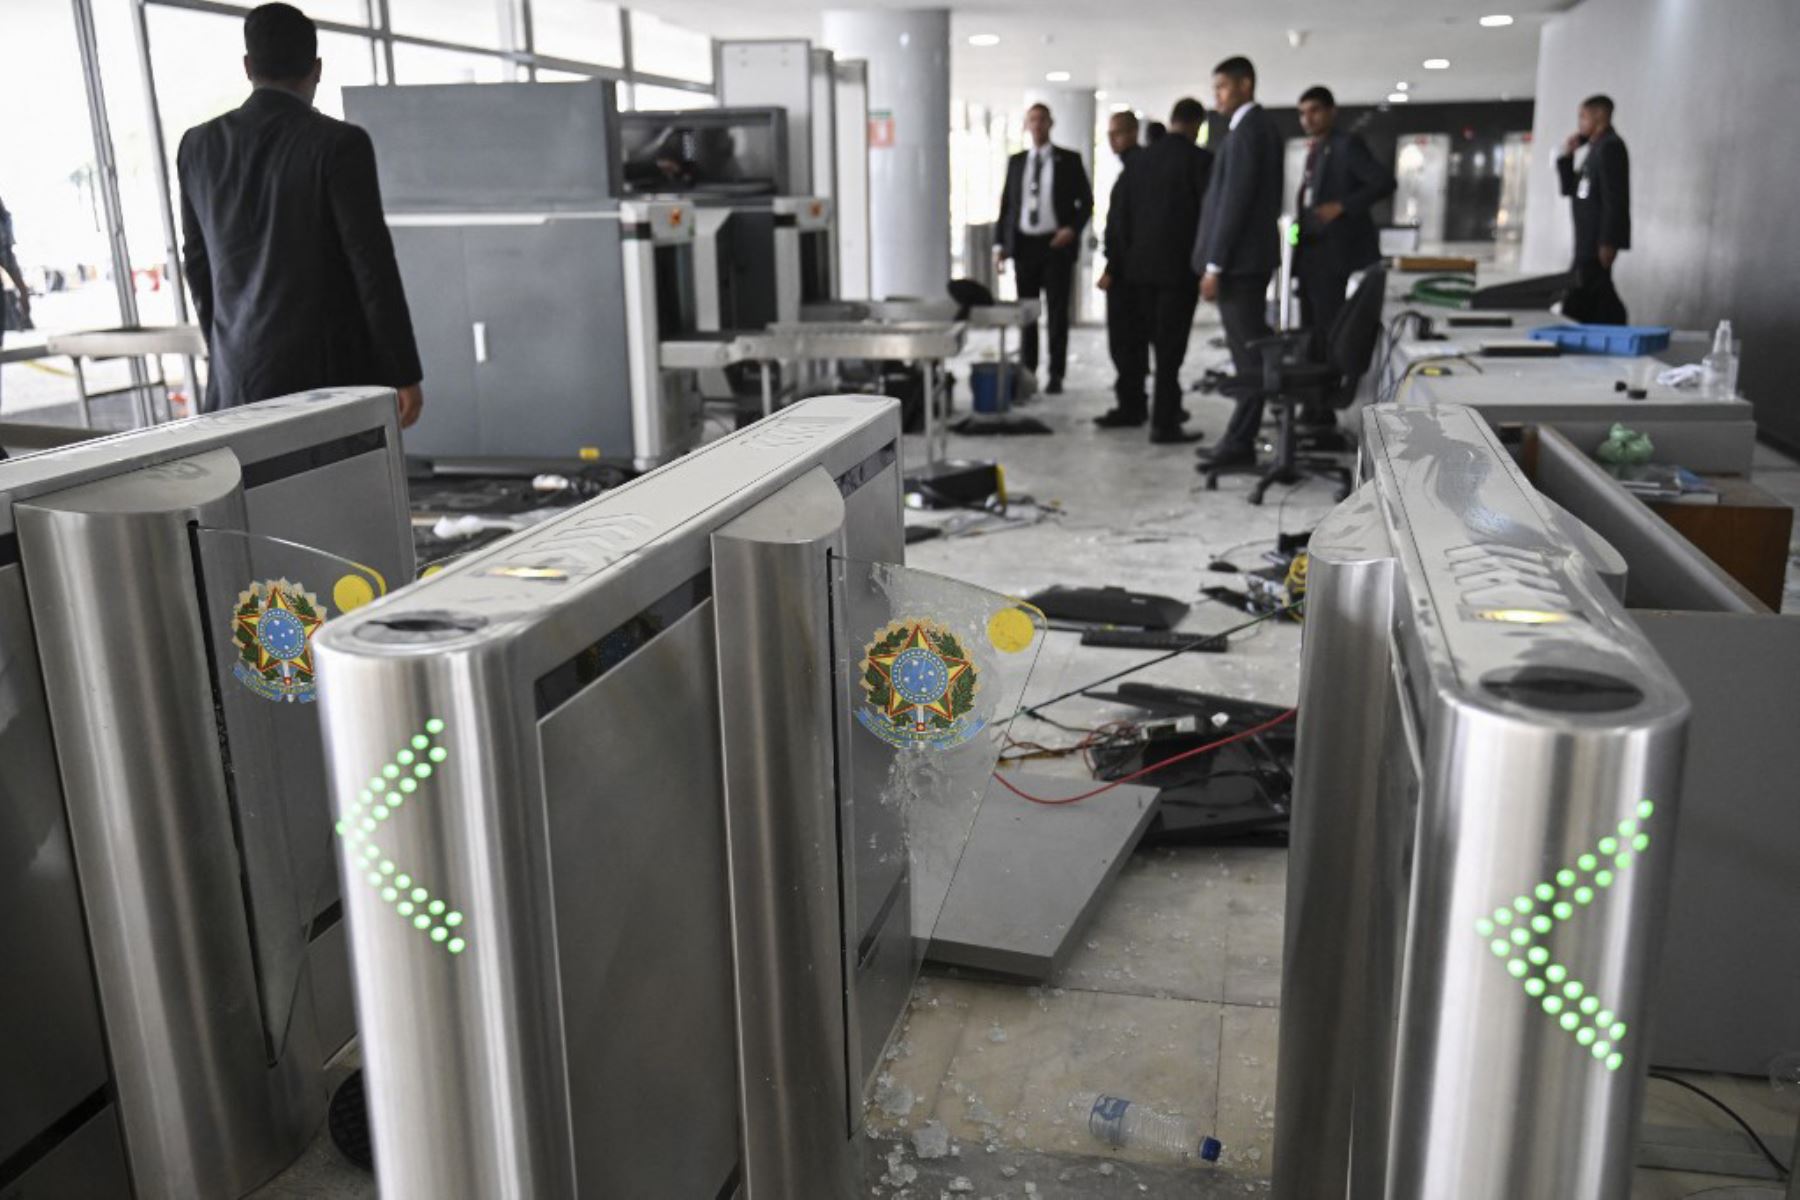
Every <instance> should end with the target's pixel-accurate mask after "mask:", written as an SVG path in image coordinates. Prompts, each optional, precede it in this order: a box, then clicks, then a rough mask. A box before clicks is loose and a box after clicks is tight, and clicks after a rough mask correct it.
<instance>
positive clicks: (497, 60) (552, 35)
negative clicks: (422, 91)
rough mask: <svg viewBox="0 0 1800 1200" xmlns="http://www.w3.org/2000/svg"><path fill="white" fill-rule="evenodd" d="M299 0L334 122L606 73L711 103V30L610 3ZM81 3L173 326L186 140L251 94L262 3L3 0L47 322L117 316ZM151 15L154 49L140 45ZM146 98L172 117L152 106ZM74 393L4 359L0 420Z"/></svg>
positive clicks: (6, 170) (2, 125)
mask: <svg viewBox="0 0 1800 1200" xmlns="http://www.w3.org/2000/svg"><path fill="white" fill-rule="evenodd" d="M299 3H300V5H301V7H302V8H303V9H304V10H305V11H306V12H307V14H308V15H309V16H311V17H312V18H313V19H314V20H315V21H317V22H319V23H320V25H321V29H320V35H319V56H320V58H321V59H322V60H323V63H324V75H323V80H322V83H321V85H320V88H319V93H318V98H317V105H318V108H319V109H320V111H322V112H325V113H328V114H330V115H332V116H336V117H341V116H342V115H343V89H344V88H345V87H350V86H356V85H364V84H371V83H387V82H396V81H397V82H399V83H493V82H500V81H504V80H513V79H527V78H534V77H535V78H539V79H546V80H548V79H558V78H581V77H587V76H602V77H605V78H609V79H616V80H619V81H620V82H621V87H620V98H621V103H628V102H629V100H630V98H631V92H632V91H633V86H632V85H634V84H635V87H636V91H637V102H638V103H639V104H640V105H643V106H651V105H654V106H655V107H659V108H677V107H695V106H701V105H710V104H712V103H714V102H715V101H714V99H713V95H712V78H713V62H712V55H713V50H712V39H711V38H710V37H708V36H707V35H705V34H703V33H698V32H695V31H692V30H688V29H683V28H681V27H679V26H677V25H672V24H670V23H668V22H666V21H663V20H660V19H658V18H655V17H650V16H647V15H645V14H642V13H636V12H627V11H625V10H624V9H623V8H622V6H620V5H618V4H615V3H610V2H608V0H385V2H384V0H299ZM76 6H80V7H85V8H89V9H91V11H92V13H93V20H94V25H95V30H96V42H97V47H96V49H97V54H98V60H99V64H100V68H99V74H100V83H101V84H102V85H103V87H104V89H105V93H106V111H107V115H108V120H109V122H110V125H111V135H112V136H111V142H112V148H113V154H114V157H115V158H116V161H117V166H118V177H117V188H118V193H119V199H120V207H121V210H122V212H123V221H124V229H123V234H124V240H125V242H126V244H127V247H128V251H129V261H130V264H131V269H132V270H131V273H132V276H133V280H134V284H135V286H134V289H133V295H134V297H135V300H136V307H137V310H138V317H139V319H140V320H141V321H142V322H143V323H145V324H166V323H170V322H173V321H175V320H176V319H177V316H178V311H177V296H176V292H175V287H176V286H177V284H176V281H175V280H173V279H171V278H170V277H169V271H170V270H171V269H172V258H173V256H172V254H171V250H170V247H169V245H168V240H169V239H168V234H167V230H168V227H169V226H171V225H174V224H175V223H176V222H175V219H174V218H175V212H176V206H175V200H176V189H177V188H178V186H179V183H178V181H177V179H176V176H175V156H176V151H177V149H178V147H179V145H180V141H181V136H182V134H183V133H184V132H185V131H186V130H188V129H190V128H192V127H193V126H195V125H198V124H200V123H201V122H204V121H207V120H209V119H211V118H213V117H215V116H217V115H219V114H220V113H223V112H226V111H227V110H229V109H231V108H233V107H235V106H236V105H238V104H240V103H242V102H243V98H244V97H245V95H247V94H248V92H249V83H248V82H247V81H246V80H245V78H244V73H243V53H244V49H243V16H244V14H246V13H248V12H249V11H250V8H251V7H253V4H252V3H249V2H245V3H236V2H233V3H221V2H219V0H74V4H73V5H72V4H71V0H0V8H4V17H0V29H3V30H4V33H3V34H0V44H3V45H4V46H5V47H6V50H7V55H6V57H7V61H8V62H9V63H10V64H12V66H11V69H10V70H7V71H4V72H0V112H4V113H5V114H6V119H5V120H4V121H0V200H3V201H4V203H5V207H6V209H7V210H8V212H9V213H10V216H11V222H12V226H13V230H14V235H13V236H14V238H15V239H16V242H17V250H18V256H19V259H20V262H21V263H22V264H23V266H24V268H25V271H26V281H27V284H28V286H29V287H30V289H31V291H32V295H33V302H32V317H33V318H34V322H35V324H36V325H37V326H38V327H39V330H40V331H41V330H50V331H67V330H74V329H98V328H106V327H109V326H116V325H118V324H119V323H120V321H121V318H122V314H121V311H120V301H119V297H118V293H117V290H116V288H115V285H114V283H113V279H112V275H113V267H112V246H111V242H110V239H109V233H108V229H107V222H106V219H105V206H104V196H105V192H106V188H107V181H106V180H104V179H103V178H102V177H101V172H100V170H99V168H98V166H97V156H96V154H95V150H94V144H95V143H94V133H93V127H92V124H91V121H90V119H89V113H88V105H87V88H86V85H85V83H84V73H83V69H82V61H81V55H80V52H79V49H78V45H79V43H78V41H77V34H76V28H75V21H74V17H73V15H72V10H73V7H76ZM140 21H141V22H142V32H143V35H144V38H143V41H144V45H145V47H146V48H147V49H145V50H144V52H142V53H140V44H139V37H138V33H139V29H138V22H140ZM627 27H629V29H630V40H629V43H628V41H627V38H626V29H627ZM527 31H529V37H528V36H527ZM528 46H529V49H527V47H528ZM628 46H629V49H628ZM146 68H147V69H148V76H146ZM147 84H148V86H146V85H147ZM152 97H154V100H155V106H156V115H158V116H160V121H157V120H154V119H153V115H152V110H151V105H150V100H151V98H152ZM159 145H160V148H161V150H162V153H163V156H164V161H163V162H159V161H158V154H157V150H158V146H159ZM38 336H40V335H38V334H27V333H22V332H20V331H9V332H8V333H7V334H6V335H5V338H6V345H7V347H9V348H17V347H19V346H20V345H21V344H28V343H29V341H30V340H33V339H34V338H36V337H38ZM119 369H121V370H122V369H123V366H122V365H121V366H120V367H119ZM90 382H91V380H90ZM178 390H185V388H184V386H183V385H178ZM73 394H74V382H73V378H72V376H71V375H70V373H69V372H68V371H67V370H64V369H63V368H61V367H58V366H57V365H56V364H55V363H54V361H45V362H38V363H30V364H14V365H10V366H7V367H5V368H4V374H3V375H0V419H5V418H6V416H8V415H10V414H11V413H12V412H14V411H15V410H16V409H17V408H18V407H19V406H20V405H21V404H23V403H25V402H27V401H28V400H30V399H32V398H37V399H43V398H44V397H46V396H47V397H48V398H49V400H48V401H47V402H56V401H60V400H66V399H70V398H72V397H73Z"/></svg>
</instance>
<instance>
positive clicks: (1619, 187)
mask: <svg viewBox="0 0 1800 1200" xmlns="http://www.w3.org/2000/svg"><path fill="white" fill-rule="evenodd" d="M1596 153H1598V154H1599V155H1600V164H1599V170H1598V171H1597V172H1596V174H1597V176H1598V179H1597V182H1598V183H1599V185H1600V244H1601V245H1602V246H1611V247H1613V248H1614V249H1616V250H1623V249H1625V248H1626V247H1627V246H1630V245H1631V170H1630V167H1629V165H1628V164H1629V160H1628V159H1627V158H1626V154H1625V143H1624V142H1622V141H1620V140H1619V139H1618V138H1616V137H1609V138H1607V139H1606V140H1605V141H1603V142H1601V143H1600V145H1599V147H1598V148H1597V149H1596Z"/></svg>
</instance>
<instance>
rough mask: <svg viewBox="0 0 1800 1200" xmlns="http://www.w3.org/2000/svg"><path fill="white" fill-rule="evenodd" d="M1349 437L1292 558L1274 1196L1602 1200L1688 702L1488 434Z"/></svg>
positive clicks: (1652, 936) (1583, 548)
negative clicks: (1324, 510) (1302, 570)
mask: <svg viewBox="0 0 1800 1200" xmlns="http://www.w3.org/2000/svg"><path fill="white" fill-rule="evenodd" d="M1363 419H1364V443H1363V465H1362V484H1361V487H1360V488H1359V490H1358V491H1356V492H1355V493H1354V494H1353V495H1352V497H1351V498H1350V499H1349V500H1347V501H1346V502H1345V503H1343V504H1342V505H1340V506H1339V507H1338V508H1337V509H1335V510H1334V511H1333V512H1332V513H1331V515H1330V516H1329V517H1328V518H1327V519H1326V520H1325V522H1324V523H1322V524H1321V525H1320V526H1319V527H1318V529H1317V530H1316V531H1315V532H1314V534H1313V537H1312V541H1311V547H1310V550H1311V560H1310V568H1309V572H1308V579H1307V616H1306V632H1305V639H1304V647H1303V658H1302V677H1301V698H1300V709H1301V712H1302V714H1303V716H1302V718H1301V720H1302V725H1301V729H1300V738H1299V744H1298V752H1297V761H1296V783H1295V797H1294V817H1293V830H1292V841H1291V849H1290V861H1289V872H1288V898H1287V931H1286V944H1285V952H1284V963H1283V983H1282V1008H1281V1030H1280V1062H1279V1075H1278V1109H1277V1121H1276V1135H1275V1163H1274V1188H1275V1194H1276V1195H1277V1196H1280V1197H1284V1198H1287V1200H1302V1198H1304V1200H1315V1198H1319V1197H1327V1196H1334V1197H1335V1196H1348V1197H1354V1198H1356V1200H1364V1198H1368V1197H1384V1198H1393V1200H1432V1198H1436V1197H1447V1196H1455V1197H1458V1198H1459V1200H1511V1198H1516V1197H1521V1196H1582V1197H1595V1198H1602V1200H1608V1198H1622V1197H1624V1196H1626V1195H1627V1194H1628V1192H1629V1188H1630V1179H1631V1168H1632V1162H1633V1149H1634V1144H1635V1137H1636V1131H1637V1118H1638V1114H1639V1111H1640V1109H1641V1105H1642V1100H1643V1089H1644V1083H1645V1078H1646V1075H1645V1073H1646V1070H1647V1068H1648V1061H1647V1054H1646V1047H1647V1039H1646V1029H1647V1018H1648V1017H1649V1015H1650V1014H1649V1012H1648V1011H1647V1010H1648V1009H1649V1004H1648V1000H1649V998H1650V993H1651V989H1652V983H1653V979H1654V968H1655V959H1656V956H1657V954H1658V952H1659V950H1660V948H1661V942H1662V929H1663V923H1664V908H1665V904H1666V899H1667V894H1668V890H1669V879H1670V875H1671V867H1672V863H1673V858H1674V845H1675V844H1674V837H1673V833H1674V826H1675V821H1676V815H1677V809H1678V807H1679V796H1678V795H1677V793H1678V791H1679V781H1680V779H1681V771H1682V761H1683V752H1684V744H1685V735H1686V723H1687V718H1688V702H1687V699H1686V697H1685V695H1684V694H1683V692H1682V690H1681V689H1680V687H1679V686H1678V685H1677V683H1676V682H1675V680H1674V678H1673V676H1672V675H1671V674H1670V672H1669V671H1668V670H1667V669H1666V668H1665V667H1664V666H1663V664H1662V663H1661V661H1660V660H1659V658H1658V657H1657V655H1656V653H1655V651H1654V650H1653V649H1652V647H1651V646H1650V644H1649V642H1648V641H1647V640H1646V639H1645V638H1644V636H1643V635H1642V634H1641V633H1640V632H1639V631H1638V629H1637V627H1636V626H1635V625H1634V624H1632V622H1631V621H1630V619H1629V618H1628V617H1626V615H1625V612H1624V608H1623V605H1622V603H1621V600H1620V597H1619V595H1618V594H1617V592H1618V591H1619V590H1621V585H1622V582H1623V564H1622V560H1620V559H1619V558H1618V556H1617V555H1616V554H1614V553H1613V552H1612V551H1611V549H1610V548H1609V547H1607V546H1606V545H1605V543H1603V542H1601V541H1600V539H1599V538H1598V537H1596V536H1594V535H1593V534H1592V533H1590V532H1589V531H1587V530H1586V529H1585V527H1583V526H1581V525H1580V524H1579V523H1578V522H1577V521H1575V519H1574V518H1573V517H1570V516H1569V515H1568V514H1567V513H1565V512H1563V511H1562V510H1561V509H1560V508H1558V507H1557V506H1556V505H1555V504H1554V503H1552V502H1551V501H1549V500H1548V499H1546V498H1545V497H1543V496H1542V495H1540V494H1539V493H1538V492H1537V491H1536V490H1535V489H1534V488H1532V487H1531V485H1530V484H1529V483H1528V482H1527V481H1526V479H1525V477H1524V475H1523V473H1522V472H1521V471H1520V469H1519V468H1518V466H1517V465H1516V464H1515V463H1514V462H1513V460H1512V458H1511V457H1510V456H1509V455H1508V454H1507V452H1506V450H1505V449H1504V448H1503V447H1502V446H1501V444H1500V443H1499V441H1498V440H1497V438H1496V437H1495V435H1494V433H1493V432H1492V431H1491V430H1490V428H1489V427H1488V426H1487V424H1486V423H1485V422H1484V421H1483V420H1482V418H1481V417H1480V416H1479V414H1477V413H1475V412H1473V411H1472V410H1469V409H1465V408H1460V407H1455V406H1439V407H1434V408H1397V407H1393V406H1379V407H1375V408H1372V409H1369V410H1367V411H1366V413H1365V415H1364V418H1363Z"/></svg>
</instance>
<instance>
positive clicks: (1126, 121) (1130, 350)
mask: <svg viewBox="0 0 1800 1200" xmlns="http://www.w3.org/2000/svg"><path fill="white" fill-rule="evenodd" d="M1106 144H1107V145H1108V146H1109V147H1111V149H1112V152H1113V153H1114V154H1116V155H1118V156H1119V167H1120V170H1119V177H1118V179H1116V180H1115V181H1114V182H1113V189H1112V199H1111V200H1110V201H1109V202H1108V205H1107V212H1108V214H1109V215H1108V217H1107V219H1106V234H1105V236H1104V237H1103V238H1101V251H1102V253H1104V254H1105V256H1106V266H1105V268H1104V269H1103V270H1102V271H1101V272H1100V278H1099V279H1098V280H1097V281H1096V286H1097V287H1099V289H1100V290H1101V291H1103V292H1105V293H1106V346H1107V349H1108V350H1109V351H1110V352H1111V354H1112V361H1113V371H1114V373H1115V375H1116V378H1115V380H1114V382H1113V397H1114V404H1113V409H1112V412H1109V413H1107V414H1106V416H1104V417H1095V418H1094V421H1095V423H1096V424H1098V425H1101V426H1103V427H1104V426H1110V425H1114V424H1133V425H1142V424H1143V423H1144V413H1145V411H1146V410H1147V409H1148V407H1149V402H1148V401H1147V400H1146V399H1145V398H1144V380H1145V379H1146V378H1147V377H1148V375H1149V374H1150V342H1149V340H1148V339H1147V337H1146V335H1145V332H1144V323H1143V320H1142V318H1141V316H1140V314H1139V313H1138V311H1137V306H1136V303H1135V302H1136V300H1137V293H1136V290H1135V289H1134V288H1133V287H1132V284H1131V281H1130V279H1129V278H1127V275H1126V271H1125V259H1124V256H1123V255H1122V254H1121V253H1120V251H1119V239H1118V232H1119V228H1120V226H1119V213H1120V212H1121V211H1122V205H1123V204H1124V199H1123V197H1124V194H1125V168H1127V167H1129V166H1130V165H1131V161H1132V160H1133V159H1134V158H1136V157H1138V155H1139V154H1141V153H1142V152H1143V151H1142V150H1141V149H1140V147H1139V146H1138V119H1137V114H1136V113H1134V112H1132V111H1131V110H1130V109H1126V110H1124V111H1123V112H1116V113H1114V114H1113V115H1112V117H1111V118H1110V119H1109V120H1108V121H1107V122H1106ZM1129 413H1136V414H1137V419H1136V420H1135V421H1130V422H1125V421H1117V420H1115V419H1114V418H1115V416H1116V415H1117V414H1129Z"/></svg>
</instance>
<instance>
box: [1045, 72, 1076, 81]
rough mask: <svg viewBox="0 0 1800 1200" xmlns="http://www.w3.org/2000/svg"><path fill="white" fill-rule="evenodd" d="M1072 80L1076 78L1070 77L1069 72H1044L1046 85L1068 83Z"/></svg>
mask: <svg viewBox="0 0 1800 1200" xmlns="http://www.w3.org/2000/svg"><path fill="white" fill-rule="evenodd" d="M1072 78H1074V76H1072V75H1070V74H1069V73H1068V72H1067V71H1045V72H1044V82H1045V83H1067V82H1069V80H1070V79H1072Z"/></svg>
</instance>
